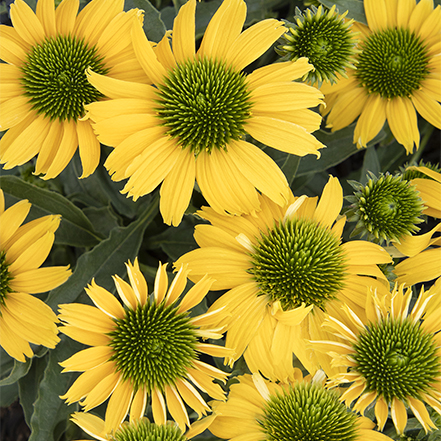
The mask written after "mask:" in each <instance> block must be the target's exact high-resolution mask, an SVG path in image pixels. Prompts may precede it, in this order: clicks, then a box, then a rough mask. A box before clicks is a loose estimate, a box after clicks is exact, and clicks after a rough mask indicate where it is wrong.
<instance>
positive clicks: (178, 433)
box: [71, 412, 212, 441]
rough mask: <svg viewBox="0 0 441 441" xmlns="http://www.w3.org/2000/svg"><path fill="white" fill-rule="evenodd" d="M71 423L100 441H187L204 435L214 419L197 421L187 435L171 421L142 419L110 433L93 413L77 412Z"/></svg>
mask: <svg viewBox="0 0 441 441" xmlns="http://www.w3.org/2000/svg"><path fill="white" fill-rule="evenodd" d="M71 421H73V422H74V423H75V424H76V425H77V426H79V427H81V429H83V430H84V431H85V432H86V433H88V434H89V435H90V436H93V437H94V438H95V439H97V440H100V441H109V440H111V441H186V440H188V439H191V438H193V437H194V436H196V435H198V434H199V433H202V432H203V431H204V430H205V429H206V428H207V427H208V425H209V424H210V422H211V421H212V417H207V418H204V419H203V420H199V421H196V422H195V423H193V424H192V425H191V428H190V429H189V430H188V431H187V432H185V433H184V432H183V431H182V430H181V429H180V428H179V426H178V425H177V424H176V423H173V422H171V421H167V422H166V423H164V424H156V423H152V422H150V421H149V420H148V419H147V418H140V419H138V420H134V421H131V422H130V423H129V422H127V421H126V422H124V423H122V424H121V426H119V427H118V428H117V429H116V430H112V431H111V432H110V433H109V432H106V429H105V423H104V421H103V420H102V419H101V418H99V417H97V416H96V415H93V414H91V413H84V412H75V413H73V414H72V417H71Z"/></svg>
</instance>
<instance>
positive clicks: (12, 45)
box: [0, 26, 29, 67]
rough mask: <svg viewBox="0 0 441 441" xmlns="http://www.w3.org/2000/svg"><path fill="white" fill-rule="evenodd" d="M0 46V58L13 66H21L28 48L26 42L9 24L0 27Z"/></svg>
mask: <svg viewBox="0 0 441 441" xmlns="http://www.w3.org/2000/svg"><path fill="white" fill-rule="evenodd" d="M0 48H1V50H0V58H1V59H2V60H3V61H5V62H6V63H11V64H12V65H14V67H15V66H16V67H20V66H22V64H23V62H24V61H25V60H26V57H27V52H28V49H29V47H28V44H27V43H26V42H25V41H23V39H22V38H20V36H19V35H18V33H17V31H16V30H15V29H14V28H13V27H11V26H1V27H0Z"/></svg>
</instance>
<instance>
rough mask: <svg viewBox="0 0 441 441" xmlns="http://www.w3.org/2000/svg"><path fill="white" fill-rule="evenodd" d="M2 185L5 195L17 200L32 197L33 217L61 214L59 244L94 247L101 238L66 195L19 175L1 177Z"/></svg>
mask: <svg viewBox="0 0 441 441" xmlns="http://www.w3.org/2000/svg"><path fill="white" fill-rule="evenodd" d="M0 188H2V190H3V191H4V193H5V195H9V196H12V197H13V198H15V199H28V200H29V202H30V203H31V204H32V210H31V217H32V218H37V217H42V216H46V215H48V214H60V215H61V216H62V221H61V224H60V227H59V228H58V230H57V232H56V234H55V238H56V242H57V243H60V244H65V245H72V246H78V247H90V246H94V245H96V244H97V243H98V242H99V241H100V239H101V238H100V237H99V236H98V235H97V234H96V232H95V231H94V229H93V226H92V224H91V222H90V221H89V219H87V217H86V216H85V215H84V213H83V212H82V211H81V210H80V209H79V208H78V207H76V206H75V205H74V204H73V203H72V202H70V201H69V200H68V199H67V198H65V197H64V196H63V195H61V194H59V193H56V192H54V191H50V190H46V189H43V188H40V187H37V186H35V185H33V184H30V183H28V182H25V181H23V180H22V179H20V178H18V177H16V176H1V177H0Z"/></svg>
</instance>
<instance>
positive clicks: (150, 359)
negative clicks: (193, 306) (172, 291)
mask: <svg viewBox="0 0 441 441" xmlns="http://www.w3.org/2000/svg"><path fill="white" fill-rule="evenodd" d="M115 322H116V327H115V330H114V331H112V332H111V333H109V335H110V337H111V339H112V342H111V343H110V346H111V347H112V348H113V351H114V354H113V355H112V357H111V359H112V360H114V361H115V362H116V367H117V370H118V371H119V372H121V374H122V376H123V378H124V380H126V381H129V382H130V383H131V384H132V386H133V388H134V389H135V390H138V389H139V388H140V387H145V388H146V389H147V391H148V392H152V391H153V390H155V389H156V388H158V389H159V390H161V391H164V388H165V386H169V385H174V384H175V383H176V381H177V380H178V379H180V378H185V377H186V376H187V374H186V372H187V368H189V367H191V366H192V361H193V360H194V359H195V358H196V352H195V348H196V343H197V339H196V333H195V330H194V327H193V326H192V325H191V323H190V318H189V317H188V314H186V313H178V312H177V308H176V307H175V306H173V305H170V306H165V305H164V303H160V304H159V305H157V304H156V303H155V302H154V301H152V302H150V303H147V304H146V305H144V306H138V307H137V308H136V309H126V314H125V317H124V318H122V319H117V320H115Z"/></svg>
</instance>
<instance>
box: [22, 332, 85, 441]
mask: <svg viewBox="0 0 441 441" xmlns="http://www.w3.org/2000/svg"><path fill="white" fill-rule="evenodd" d="M80 346H82V345H79V344H78V343H77V342H74V341H72V340H70V339H68V338H67V337H66V338H62V341H61V342H60V343H59V344H58V345H57V347H56V348H55V349H54V350H52V351H50V353H49V356H48V362H47V365H46V367H45V370H44V375H43V377H42V379H41V382H40V383H39V385H38V393H37V398H36V400H35V402H34V406H33V407H34V412H33V414H32V417H31V420H30V422H31V424H30V428H31V436H30V437H29V441H42V440H44V441H55V439H54V430H55V428H56V426H57V425H58V424H59V423H61V422H63V421H65V422H66V424H67V418H68V417H69V415H70V413H71V412H73V411H74V410H75V409H76V407H77V405H75V404H74V405H70V406H67V405H66V404H65V403H64V402H63V400H61V398H60V397H59V396H60V395H63V394H65V393H66V390H67V389H68V387H69V386H70V384H71V382H72V375H71V374H69V373H68V374H61V370H62V368H61V366H60V365H59V363H60V362H61V361H64V360H66V359H67V358H69V357H70V356H71V355H72V354H73V353H75V352H77V351H78V350H80V349H81V347H80Z"/></svg>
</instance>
